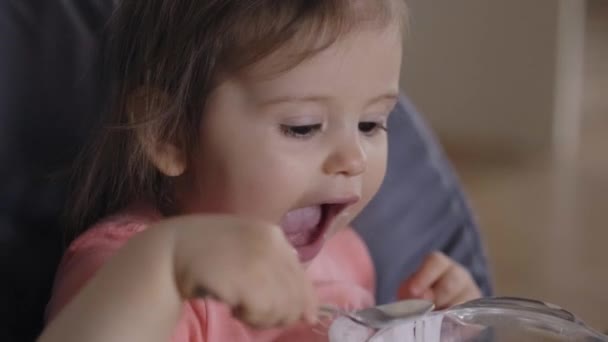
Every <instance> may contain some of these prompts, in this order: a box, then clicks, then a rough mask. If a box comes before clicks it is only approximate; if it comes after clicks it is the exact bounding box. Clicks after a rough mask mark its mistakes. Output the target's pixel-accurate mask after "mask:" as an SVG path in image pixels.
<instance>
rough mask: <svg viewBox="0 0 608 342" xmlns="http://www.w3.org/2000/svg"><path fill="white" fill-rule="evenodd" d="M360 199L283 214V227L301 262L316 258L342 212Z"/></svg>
mask: <svg viewBox="0 0 608 342" xmlns="http://www.w3.org/2000/svg"><path fill="white" fill-rule="evenodd" d="M357 200H358V199H347V200H340V201H332V202H331V203H322V204H318V205H313V206H309V207H304V208H299V209H295V210H292V211H290V212H288V213H287V214H285V216H283V219H282V220H281V223H280V225H281V228H282V229H283V232H284V233H285V237H286V238H287V240H288V241H289V243H290V244H291V245H292V246H293V247H294V248H295V249H296V251H297V252H298V256H299V258H300V261H301V262H308V261H311V260H312V259H314V257H315V256H317V254H319V252H320V251H321V249H322V248H323V244H324V242H325V234H326V233H327V231H328V230H329V228H330V227H331V226H332V225H333V223H334V221H335V219H336V218H337V217H338V216H340V214H341V213H342V212H343V211H344V209H346V208H347V207H349V206H350V205H352V204H354V203H355V202H356V201H357Z"/></svg>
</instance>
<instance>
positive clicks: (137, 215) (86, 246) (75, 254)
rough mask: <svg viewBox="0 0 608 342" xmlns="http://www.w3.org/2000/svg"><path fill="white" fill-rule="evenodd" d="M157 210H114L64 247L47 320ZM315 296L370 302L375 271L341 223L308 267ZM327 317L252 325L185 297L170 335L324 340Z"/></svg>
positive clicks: (346, 304) (344, 304)
mask: <svg viewBox="0 0 608 342" xmlns="http://www.w3.org/2000/svg"><path fill="white" fill-rule="evenodd" d="M160 218H161V216H160V215H159V214H158V213H155V212H154V211H151V210H130V211H127V212H124V213H121V214H118V215H115V216H112V217H110V218H108V219H106V220H104V221H102V222H100V223H99V224H97V225H95V226H94V227H92V228H91V229H89V230H88V231H86V232H85V233H83V234H82V235H81V236H80V237H78V238H77V239H76V240H75V241H74V242H73V243H72V244H71V245H70V246H69V248H68V249H67V251H66V253H65V254H64V256H63V259H62V261H61V264H60V266H59V270H58V273H57V275H56V278H55V285H54V288H53V293H52V297H51V301H50V302H49V305H48V307H47V320H50V319H52V318H53V317H54V316H55V315H56V314H57V313H58V312H59V311H60V310H61V308H62V307H64V306H65V305H66V304H67V303H68V302H69V300H70V299H71V298H72V297H73V296H74V295H75V294H76V293H77V292H78V291H79V290H80V288H81V287H82V286H83V285H84V284H85V283H86V282H87V281H88V280H89V279H90V278H91V277H92V276H93V275H94V274H95V272H96V271H97V270H98V269H99V268H100V267H101V266H102V265H103V264H104V263H105V262H106V261H107V260H108V259H109V258H110V257H111V256H112V255H114V254H115V253H116V251H117V250H118V249H119V248H121V247H122V246H123V245H124V244H125V243H126V242H127V241H128V240H129V239H130V238H132V237H133V236H134V235H136V234H137V233H140V232H142V231H143V230H145V229H146V227H147V226H148V225H149V224H150V223H151V222H154V221H156V220H158V219H160ZM306 273H307V274H308V276H309V277H310V279H311V280H312V281H313V284H314V285H315V289H316V291H317V295H318V297H319V300H320V301H321V302H322V303H327V304H333V305H336V306H338V307H340V308H343V309H345V310H354V309H359V308H363V307H369V306H371V305H373V304H374V299H373V293H374V271H373V266H372V263H371V258H370V256H369V254H368V251H367V249H366V247H365V245H364V243H363V241H361V239H360V238H359V237H358V236H357V235H356V233H355V232H354V231H353V230H352V229H345V230H342V231H340V232H339V233H337V234H336V235H335V236H334V237H333V238H332V239H330V240H329V241H328V243H327V245H326V246H325V248H324V249H323V251H322V252H321V253H320V254H319V255H318V256H317V258H316V259H315V260H314V261H313V262H312V264H311V265H310V266H309V267H308V269H307V270H306ZM329 323H330V322H329V321H321V323H320V324H319V325H318V326H315V327H312V326H307V325H304V324H300V325H297V326H294V327H290V328H286V329H273V330H264V331H256V330H253V329H250V328H248V327H247V326H245V325H244V324H242V323H241V322H240V321H238V320H236V319H235V318H233V317H232V316H231V314H230V310H229V309H228V308H227V307H226V306H225V305H223V304H221V303H218V302H214V301H211V300H191V301H188V302H185V303H184V308H183V315H182V318H181V320H180V322H179V324H178V325H177V326H176V329H175V333H174V337H173V341H176V342H177V341H179V342H203V341H205V342H216V341H217V342H224V341H243V342H262V341H290V342H291V341H294V342H297V341H327V330H328V327H329Z"/></svg>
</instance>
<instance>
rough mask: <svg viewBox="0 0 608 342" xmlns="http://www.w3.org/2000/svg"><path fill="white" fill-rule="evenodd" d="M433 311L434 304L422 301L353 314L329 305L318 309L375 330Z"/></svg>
mask: <svg viewBox="0 0 608 342" xmlns="http://www.w3.org/2000/svg"><path fill="white" fill-rule="evenodd" d="M433 309H435V304H433V302H431V301H428V300H423V299H410V300H402V301H398V302H394V303H390V304H385V305H380V306H374V307H371V308H367V309H363V310H359V311H355V312H345V311H344V310H341V309H338V308H336V307H333V306H330V305H322V306H321V308H320V310H321V313H322V314H326V315H332V316H338V315H340V316H344V317H347V318H349V319H350V320H352V321H354V322H356V323H358V324H361V325H364V326H366V327H369V328H373V329H376V330H380V329H387V328H390V327H393V326H396V325H398V324H400V323H402V322H403V321H407V320H411V319H413V318H416V317H419V316H422V315H425V314H427V313H429V312H431V311H433Z"/></svg>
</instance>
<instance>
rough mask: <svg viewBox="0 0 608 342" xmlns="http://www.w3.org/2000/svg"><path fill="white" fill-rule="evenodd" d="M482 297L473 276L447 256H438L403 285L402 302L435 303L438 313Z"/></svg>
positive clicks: (432, 258) (434, 256) (434, 255)
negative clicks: (416, 300)
mask: <svg viewBox="0 0 608 342" xmlns="http://www.w3.org/2000/svg"><path fill="white" fill-rule="evenodd" d="M479 297H481V291H480V290H479V288H478V287H477V284H475V281H474V280H473V277H471V274H470V273H469V272H468V271H467V270H466V269H465V268H464V267H462V266H461V265H460V264H458V263H457V262H455V261H454V260H452V259H450V258H448V257H447V256H445V255H444V254H443V253H440V252H435V253H433V254H431V255H430V256H429V257H427V259H426V260H425V261H424V262H423V263H422V266H421V267H420V268H419V269H418V271H416V273H414V275H412V276H411V277H410V278H409V279H408V280H406V281H405V283H403V285H402V286H401V288H400V289H399V299H410V298H420V299H428V300H432V301H433V302H434V303H435V306H436V307H437V308H438V309H445V308H448V307H451V306H454V305H457V304H462V303H464V302H466V301H469V300H473V299H477V298H479Z"/></svg>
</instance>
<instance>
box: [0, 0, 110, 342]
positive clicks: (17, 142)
mask: <svg viewBox="0 0 608 342" xmlns="http://www.w3.org/2000/svg"><path fill="white" fill-rule="evenodd" d="M111 9H112V7H111V3H108V1H90V0H87V1H84V0H71V1H70V0H66V1H50V0H3V1H0V341H2V342H11V341H31V340H33V339H34V338H35V336H36V334H37V333H38V331H39V330H40V328H41V325H42V312H43V308H44V306H45V304H46V301H47V299H48V294H49V290H50V285H51V282H52V278H53V273H54V271H55V268H56V265H57V263H58V260H59V257H60V255H61V247H62V245H61V241H62V236H61V233H60V220H59V218H60V212H61V211H62V209H63V203H64V200H65V196H66V183H67V182H66V179H67V173H66V171H67V169H68V166H69V164H70V163H71V161H72V160H73V159H74V157H75V155H76V153H77V151H78V150H79V148H80V146H81V145H82V142H83V140H84V139H85V137H86V136H87V135H88V134H89V130H90V127H91V124H92V123H93V122H94V121H95V120H94V118H96V117H98V112H99V108H101V103H102V101H103V100H102V99H103V93H104V87H103V84H101V83H100V82H99V81H98V77H97V76H98V75H99V63H100V62H101V59H100V53H99V52H100V51H99V42H100V39H99V33H100V32H101V30H102V28H103V25H104V23H105V21H106V20H107V17H108V16H109V14H110V11H111Z"/></svg>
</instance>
